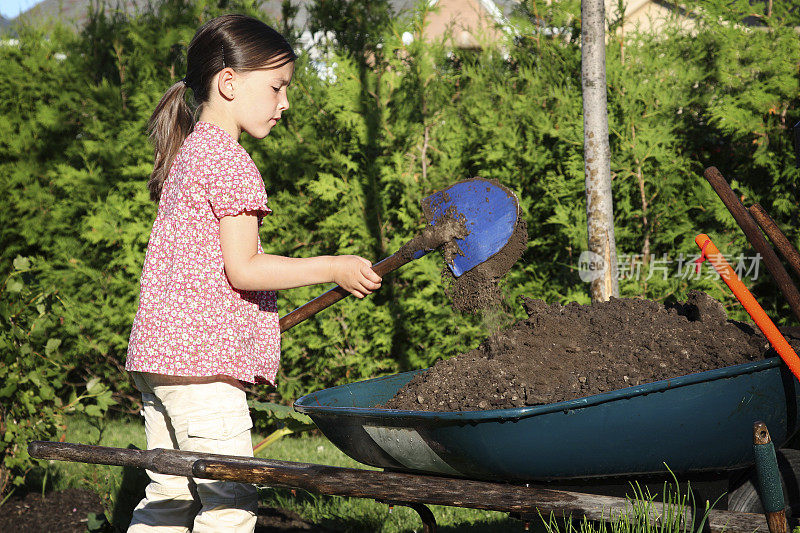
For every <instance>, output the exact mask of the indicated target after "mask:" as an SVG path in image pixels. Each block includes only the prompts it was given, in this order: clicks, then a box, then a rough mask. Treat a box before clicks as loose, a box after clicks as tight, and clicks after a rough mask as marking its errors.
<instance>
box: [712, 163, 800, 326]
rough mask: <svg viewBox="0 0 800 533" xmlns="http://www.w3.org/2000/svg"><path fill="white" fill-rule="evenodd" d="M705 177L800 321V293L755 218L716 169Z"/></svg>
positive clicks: (713, 168)
mask: <svg viewBox="0 0 800 533" xmlns="http://www.w3.org/2000/svg"><path fill="white" fill-rule="evenodd" d="M704 175H705V178H706V180H708V183H710V184H711V187H713V188H714V191H715V192H716V193H717V195H718V196H719V197H720V199H721V200H722V202H723V203H724V204H725V206H726V207H727V208H728V211H730V212H731V215H733V218H734V219H736V222H737V223H738V224H739V226H740V227H741V228H742V231H744V234H745V236H747V240H748V241H750V244H752V245H753V248H755V249H756V252H758V253H759V254H761V257H763V258H764V264H765V265H766V266H767V270H769V273H770V274H771V275H772V278H773V279H774V280H775V282H776V283H777V284H778V288H779V289H780V291H781V293H782V294H783V296H784V298H786V300H787V301H788V302H789V306H790V307H791V308H792V312H793V313H794V316H795V318H797V320H798V321H800V293H798V292H797V288H796V287H795V286H794V283H792V279H791V278H790V277H789V273H788V272H786V269H785V268H783V265H781V261H780V259H778V256H777V255H775V251H774V250H773V249H772V247H771V246H770V245H769V243H768V242H767V240H766V239H765V238H764V235H762V234H761V231H760V230H759V229H758V225H757V224H756V222H755V221H754V220H753V217H751V216H750V213H749V212H748V211H747V209H745V207H744V205H742V202H741V201H740V200H739V198H737V197H736V194H735V193H734V192H733V189H731V187H730V185H728V182H726V181H725V178H724V177H723V176H722V174H721V173H720V171H719V170H717V168H716V167H708V168H707V169H706V171H705V173H704Z"/></svg>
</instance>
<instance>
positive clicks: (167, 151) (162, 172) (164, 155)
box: [147, 80, 194, 202]
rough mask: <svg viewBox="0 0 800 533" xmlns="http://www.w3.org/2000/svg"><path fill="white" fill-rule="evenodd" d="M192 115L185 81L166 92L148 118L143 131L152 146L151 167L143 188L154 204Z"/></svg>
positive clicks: (185, 134)
mask: <svg viewBox="0 0 800 533" xmlns="http://www.w3.org/2000/svg"><path fill="white" fill-rule="evenodd" d="M193 127H194V116H193V115H192V111H191V110H190V109H189V106H188V105H187V103H186V82H185V81H184V80H180V81H179V82H177V83H175V84H174V85H172V87H170V88H169V89H167V92H166V93H164V96H162V97H161V101H160V102H158V105H157V106H156V109H155V111H153V114H152V115H151V116H150V121H149V122H148V125H147V130H148V132H149V134H150V140H151V142H152V143H153V146H154V147H155V165H154V167H153V173H152V174H150V179H149V180H148V181H147V188H148V189H150V199H151V200H153V201H154V202H158V200H159V199H160V198H161V188H162V187H163V186H164V180H166V179H167V174H169V169H170V168H171V167H172V161H173V159H175V155H176V154H177V153H178V149H179V148H180V147H181V144H183V141H184V140H185V139H186V137H188V136H189V134H190V133H191V132H192V128H193Z"/></svg>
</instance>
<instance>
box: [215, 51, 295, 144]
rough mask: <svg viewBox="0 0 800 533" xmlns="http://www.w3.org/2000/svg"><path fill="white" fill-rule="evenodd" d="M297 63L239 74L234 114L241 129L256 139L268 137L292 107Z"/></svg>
mask: <svg viewBox="0 0 800 533" xmlns="http://www.w3.org/2000/svg"><path fill="white" fill-rule="evenodd" d="M293 74H294V63H293V62H290V63H287V64H285V65H283V66H282V67H280V68H277V69H272V70H251V71H248V72H241V73H239V74H238V75H237V77H236V81H235V86H234V91H235V92H234V93H233V94H234V98H233V99H232V100H231V101H230V103H231V104H233V109H232V110H231V111H232V115H233V119H234V120H235V121H236V124H237V125H238V127H239V129H240V130H241V131H246V132H247V133H248V134H250V136H252V137H255V138H256V139H263V138H264V137H266V136H267V135H268V134H269V132H270V130H272V127H273V126H275V124H277V123H278V120H280V118H281V113H283V112H284V111H286V110H287V109H289V99H288V97H287V94H286V90H287V88H288V86H289V83H290V82H291V81H292V75H293Z"/></svg>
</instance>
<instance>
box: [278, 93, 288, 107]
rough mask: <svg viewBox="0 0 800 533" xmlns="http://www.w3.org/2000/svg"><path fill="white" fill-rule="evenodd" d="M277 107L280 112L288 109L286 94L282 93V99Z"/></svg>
mask: <svg viewBox="0 0 800 533" xmlns="http://www.w3.org/2000/svg"><path fill="white" fill-rule="evenodd" d="M278 107H280V109H281V111H286V110H287V109H289V96H288V95H287V94H286V93H283V98H282V99H281V100H280V102H279V103H278Z"/></svg>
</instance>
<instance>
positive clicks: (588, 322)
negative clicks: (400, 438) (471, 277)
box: [383, 292, 800, 411]
mask: <svg viewBox="0 0 800 533" xmlns="http://www.w3.org/2000/svg"><path fill="white" fill-rule="evenodd" d="M524 307H525V310H526V311H527V313H528V315H529V316H528V318H527V319H526V320H522V321H519V322H517V323H516V324H515V325H514V326H512V327H510V328H508V329H505V330H502V331H499V332H498V333H495V334H493V335H491V336H490V337H488V338H487V339H486V340H484V341H483V343H481V345H480V346H478V347H477V348H476V349H474V350H472V351H470V352H467V353H464V354H461V355H458V356H455V357H453V358H450V359H447V360H441V361H439V362H437V363H436V364H435V365H434V366H433V367H431V368H430V369H429V370H428V371H426V372H422V373H420V374H418V375H416V376H414V378H413V379H412V380H411V381H410V382H409V383H408V384H407V385H406V386H405V387H403V388H402V389H401V390H400V391H398V393H397V395H396V396H395V397H394V398H392V399H391V400H389V402H387V403H386V404H385V405H384V406H383V407H387V408H391V409H407V410H422V411H465V410H480V409H503V408H510V407H523V406H526V405H539V404H547V403H553V402H559V401H563V400H569V399H574V398H581V397H584V396H589V395H592V394H597V393H601V392H606V391H611V390H617V389H622V388H625V387H629V386H633V385H639V384H643V383H649V382H653V381H658V380H661V379H667V378H671V377H676V376H682V375H686V374H692V373H695V372H701V371H703V370H711V369H715V368H722V367H725V366H731V365H735V364H739V363H745V362H749V361H754V360H757V359H761V358H763V357H765V356H767V355H774V352H771V351H770V352H768V344H767V341H766V339H765V338H764V337H763V336H762V335H761V333H760V332H758V331H757V330H755V329H754V328H752V327H750V326H748V325H746V324H743V323H739V322H734V321H730V320H728V319H727V316H726V314H725V310H724V309H723V307H722V304H720V303H719V302H717V301H716V300H714V299H713V298H711V297H709V296H707V295H706V294H705V293H701V292H692V293H691V294H690V296H689V299H688V301H687V302H685V303H676V304H671V305H664V304H662V303H658V302H654V301H651V300H641V299H612V300H610V301H608V302H603V303H596V304H593V305H578V304H577V303H571V304H568V305H565V306H562V305H560V304H557V303H555V304H550V305H548V304H546V303H545V302H544V301H542V300H531V299H525V300H524ZM787 339H788V340H789V342H790V343H792V344H794V345H797V346H800V342H798V341H800V336H798V337H793V336H790V335H787Z"/></svg>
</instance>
